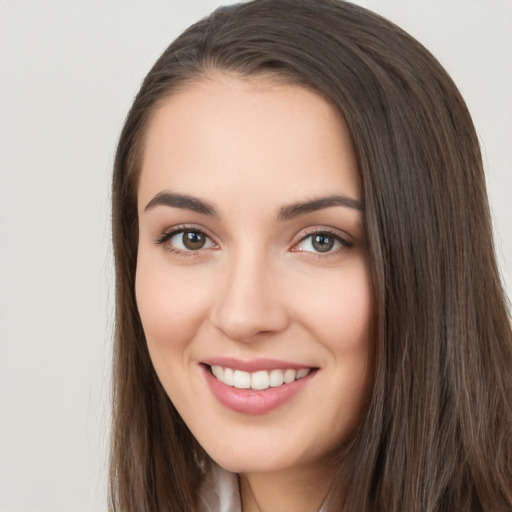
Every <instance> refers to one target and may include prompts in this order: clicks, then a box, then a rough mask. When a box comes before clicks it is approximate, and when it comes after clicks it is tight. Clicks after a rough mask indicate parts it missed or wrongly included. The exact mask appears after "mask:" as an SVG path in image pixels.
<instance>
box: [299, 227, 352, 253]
mask: <svg viewBox="0 0 512 512" xmlns="http://www.w3.org/2000/svg"><path fill="white" fill-rule="evenodd" d="M352 245H353V244H352V242H350V241H349V240H346V239H345V238H342V237H341V236H340V235H338V234H334V233H331V232H329V231H317V232H315V233H311V234H310V235H308V236H305V237H304V238H303V239H302V240H301V241H300V242H299V243H298V244H297V245H296V246H295V247H294V249H293V250H294V251H299V252H310V253H313V254H326V253H333V254H334V253H337V252H338V250H340V249H342V248H347V249H349V248H350V247H352Z"/></svg>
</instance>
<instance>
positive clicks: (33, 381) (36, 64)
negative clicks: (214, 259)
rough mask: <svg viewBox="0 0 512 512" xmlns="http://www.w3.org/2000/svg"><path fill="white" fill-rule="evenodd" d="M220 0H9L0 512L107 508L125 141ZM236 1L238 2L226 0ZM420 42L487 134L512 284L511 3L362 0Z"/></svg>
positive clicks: (2, 164)
mask: <svg viewBox="0 0 512 512" xmlns="http://www.w3.org/2000/svg"><path fill="white" fill-rule="evenodd" d="M220 3H222V2H220V1H218V0H217V1H216V0H167V1H157V0H152V1H142V0H137V1H134V0H115V1H114V0H109V1H100V0H89V1H87V0H61V1H56V0H32V1H28V0H3V1H2V0H0V511H2V512H20V511H26V512H29V511H37V512H42V511H52V512H56V511H69V512H75V511H103V510H106V498H105V495H106V475H107V472H106V450H107V446H108V421H109V405H108V393H109V385H110V380H109V379H110V374H109V365H110V351H111V336H112V330H113V316H112V309H113V269H112V262H111V255H110V251H111V247H110V241H109V236H110V235H109V215H110V214H109V183H110V172H111V166H112V160H113V155H114V148H115V144H116V139H117V136H118V133H119V131H120V128H121V125H122V122H123V119H124V116H125V114H126V112H127V110H128V108H129V105H130V103H131V100H132V99H133V96H134V94H135V93H136V91H137V89H138V86H139V84H140V82H141V80H142V78H143V76H144V75H145V73H146V72H147V71H148V70H149V67H150V66H151V64H152V63H153V62H154V60H155V59H156V58H157V56H158V55H159V54H160V53H161V52H162V51H163V49H164V48H165V47H166V46H167V45H168V43H169V42H170V41H171V40H172V39H173V38H174V37H175V36H176V35H177V34H178V33H179V32H181V31H182V30H183V29H184V28H186V27H187V26H188V25H189V24H190V23H191V22H193V21H195V20H196V19H198V18H199V17H201V16H203V15H205V14H207V13H208V12H209V11H210V10H211V9H212V8H213V7H215V6H217V5H219V4H220ZM224 3H230V2H224ZM356 3H360V4H361V5H364V6H366V7H369V8H372V9H374V10H376V11H377V12H379V13H381V14H383V15H385V16H387V17H388V18H389V19H391V20H392V21H395V22H396V23H398V24H399V25H401V26H402V27H403V28H405V29H406V30H408V31H409V32H410V33H412V34H413V35H414V36H415V37H416V38H418V39H419V40H420V41H421V42H423V43H424V44H425V45H426V46H427V47H428V48H429V49H430V50H431V51H432V52H433V53H434V55H436V56H437V57H438V58H439V59H440V61H441V62H442V63H443V64H444V65H445V67H446V68H447V69H448V70H449V72H450V73H451V74H452V76H453V78H454V79H455V81H456V83H457V84H458V85H459V87H460V89H461V91H462V93H463V95H464V96H465V98H466V100H467V102H468V105H469V107H470V110H471V112H472V114H473V116H474V121H475V124H476V126H477V130H478V132H479V135H480V138H481V142H482V146H483V150H484V156H485V163H486V169H487V178H488V186H489V195H490V200H491V207H492V211H493V219H494V222H495V229H496V233H497V237H496V242H497V250H498V255H499V259H500V264H501V268H502V272H503V275H504V278H505V283H506V288H507V290H508V294H509V296H510V295H511V290H512V223H511V222H510V221H511V219H512V215H511V204H510V203H511V200H510V195H511V193H510V191H511V189H512V173H511V170H512V149H511V147H512V1H511V0H473V1H471V0H442V1H441V0H437V1H436V0H408V1H405V0H404V1H396V0H373V1H372V0H367V1H363V0H361V1H358V2H356Z"/></svg>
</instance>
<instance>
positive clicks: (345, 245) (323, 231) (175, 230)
mask: <svg viewBox="0 0 512 512" xmlns="http://www.w3.org/2000/svg"><path fill="white" fill-rule="evenodd" d="M185 231H190V232H194V233H199V234H202V235H204V236H205V237H206V238H208V239H209V240H210V242H211V243H212V244H213V246H214V247H215V248H218V247H219V246H218V244H217V243H216V242H215V241H214V239H213V237H212V236H211V235H210V234H208V233H207V232H206V231H205V230H204V228H200V227H198V226H194V225H178V226H174V227H172V228H170V229H168V230H166V231H165V232H164V233H162V235H161V236H160V237H159V238H158V239H157V240H156V241H155V243H156V244H157V245H162V246H164V247H165V249H166V250H167V251H169V252H171V253H173V254H175V255H177V256H180V257H184V258H187V257H196V256H198V255H199V253H201V252H202V251H204V250H208V249H209V248H206V249H198V250H196V251H194V250H182V249H178V248H176V247H174V246H172V245H170V244H168V242H169V241H170V240H171V239H172V237H174V236H175V235H178V234H180V233H184V232H185ZM314 235H327V236H328V237H331V238H333V239H334V240H335V242H338V243H339V244H340V246H341V247H338V248H337V249H336V250H333V251H331V250H329V251H327V252H325V253H321V252H314V251H304V250H301V249H296V247H298V246H299V245H300V244H303V243H304V242H305V241H306V240H307V239H308V238H311V237H312V236H314ZM353 245H354V244H353V242H351V241H350V240H347V239H346V238H343V237H342V236H340V235H339V233H337V232H335V231H333V230H331V229H328V228H320V229H319V228H314V229H310V230H307V231H306V232H305V233H303V236H301V238H300V239H299V240H298V241H297V242H295V243H294V245H293V247H292V248H291V252H301V253H304V254H307V255H308V256H309V257H312V258H316V259H323V258H328V257H330V256H335V255H337V254H338V253H339V252H340V250H346V249H350V248H351V247H353Z"/></svg>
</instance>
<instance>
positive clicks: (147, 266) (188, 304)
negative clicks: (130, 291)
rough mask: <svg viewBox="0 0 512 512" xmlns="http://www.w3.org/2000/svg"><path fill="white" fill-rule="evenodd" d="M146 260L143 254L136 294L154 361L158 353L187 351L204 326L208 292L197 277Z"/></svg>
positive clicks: (155, 261) (138, 265)
mask: <svg viewBox="0 0 512 512" xmlns="http://www.w3.org/2000/svg"><path fill="white" fill-rule="evenodd" d="M144 256H145V255H144V253H143V252H142V253H141V254H139V259H138V263H137V272H136V281H135V294H136V298H137V307H138V310H139V314H140V317H141V321H142V326H143V328H144V332H145V335H146V339H147V343H148V347H149V349H150V352H151V355H152V358H153V357H154V356H155V354H156V353H157V352H158V353H160V352H162V353H163V352H181V351H184V350H186V348H187V345H188V342H189V341H190V340H191V339H192V338H193V336H194V334H195V333H196V332H197V330H198V329H199V328H200V327H201V325H202V323H203V320H204V317H205V311H206V309H207V307H208V293H207V291H206V288H205V286H200V285H199V283H201V280H199V281H198V279H197V276H194V278H193V277H192V276H191V275H188V273H187V272H186V271H185V272H183V271H182V272H176V271H174V272H173V269H172V268H171V267H170V266H169V265H166V264H165V261H164V262H159V261H158V258H157V259H156V260H155V258H153V259H152V260H150V259H149V258H145V257H144ZM161 355H162V354H161Z"/></svg>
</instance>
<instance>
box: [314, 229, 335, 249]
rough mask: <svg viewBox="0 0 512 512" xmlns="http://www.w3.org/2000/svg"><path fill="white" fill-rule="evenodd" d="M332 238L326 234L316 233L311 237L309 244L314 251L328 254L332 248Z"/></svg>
mask: <svg viewBox="0 0 512 512" xmlns="http://www.w3.org/2000/svg"><path fill="white" fill-rule="evenodd" d="M334 242H335V240H334V237H332V236H331V235H329V234H328V233H318V234H316V235H313V236H312V240H311V243H312V245H313V247H314V248H315V250H316V251H318V252H328V251H330V250H331V249H332V248H333V247H334Z"/></svg>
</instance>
